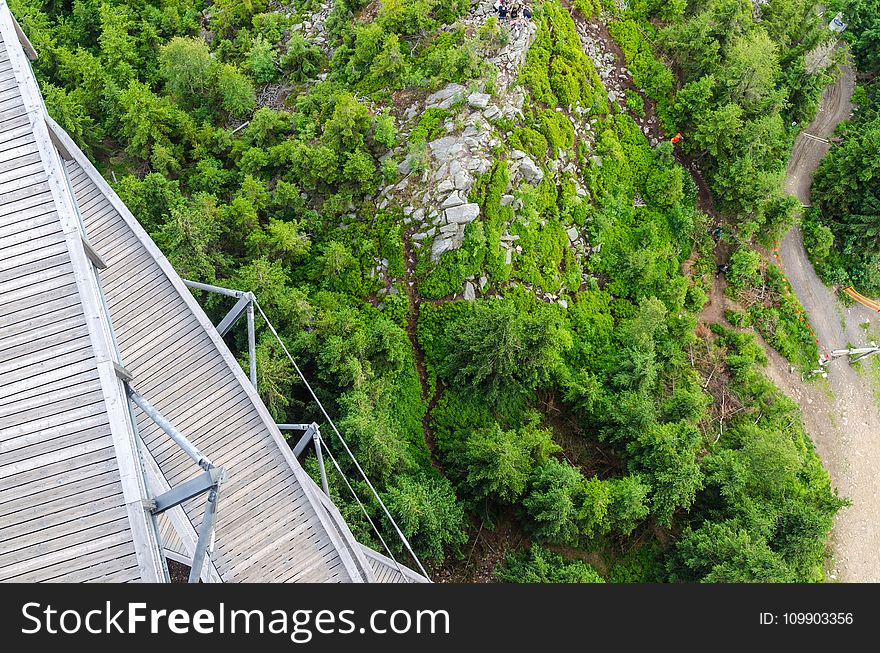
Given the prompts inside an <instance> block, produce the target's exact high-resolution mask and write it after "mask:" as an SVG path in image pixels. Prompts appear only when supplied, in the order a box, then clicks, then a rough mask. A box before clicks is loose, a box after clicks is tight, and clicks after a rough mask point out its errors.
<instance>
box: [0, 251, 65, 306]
mask: <svg viewBox="0 0 880 653" xmlns="http://www.w3.org/2000/svg"><path fill="white" fill-rule="evenodd" d="M17 260H20V259H17ZM38 262H39V259H38V260H37V261H33V262H31V263H30V264H35V263H38ZM26 265H29V264H25V265H21V266H17V267H18V269H19V270H21V269H22V268H24V267H25V266H26ZM6 276H9V277H12V278H11V279H8V280H6V281H4V282H3V284H2V286H0V288H2V289H3V295H4V297H7V296H12V295H13V293H17V292H27V291H28V290H29V289H30V288H32V287H33V286H34V284H36V283H47V282H51V281H53V280H58V281H61V282H62V283H63V282H64V281H66V280H68V279H70V278H71V277H72V276H73V275H72V271H71V269H70V266H69V264H68V261H65V260H62V261H60V262H57V263H56V265H53V266H51V267H46V268H44V269H42V270H35V271H32V272H30V273H27V274H24V273H19V274H15V275H13V274H12V271H9V272H8V274H7V275H6ZM56 285H57V284H56Z"/></svg>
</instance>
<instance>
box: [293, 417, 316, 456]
mask: <svg viewBox="0 0 880 653" xmlns="http://www.w3.org/2000/svg"><path fill="white" fill-rule="evenodd" d="M317 432H318V425H317V424H315V423H314V422H313V423H312V424H309V425H308V427H307V428H306V432H305V433H303V434H302V437H301V438H300V439H299V441H298V442H297V443H296V444H295V445H294V447H293V455H294V456H296V457H297V458H299V455H300V454H301V453H302V452H303V451H305V450H306V447H307V446H309V442H312V441H313V440H314V437H315V433H317Z"/></svg>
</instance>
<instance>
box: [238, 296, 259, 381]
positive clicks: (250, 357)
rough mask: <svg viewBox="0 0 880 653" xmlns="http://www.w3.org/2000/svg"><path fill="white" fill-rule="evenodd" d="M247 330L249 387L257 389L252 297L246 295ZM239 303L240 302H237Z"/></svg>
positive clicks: (255, 334)
mask: <svg viewBox="0 0 880 653" xmlns="http://www.w3.org/2000/svg"><path fill="white" fill-rule="evenodd" d="M248 299H249V301H248V304H247V330H248V362H249V363H250V368H251V369H250V372H251V385H252V386H254V390H256V389H257V332H256V329H255V328H254V296H253V295H252V294H251V293H248ZM239 301H241V300H239Z"/></svg>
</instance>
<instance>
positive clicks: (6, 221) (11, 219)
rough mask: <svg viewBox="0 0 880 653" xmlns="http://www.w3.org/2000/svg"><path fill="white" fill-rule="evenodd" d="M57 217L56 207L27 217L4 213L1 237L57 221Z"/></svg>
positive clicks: (0, 225)
mask: <svg viewBox="0 0 880 653" xmlns="http://www.w3.org/2000/svg"><path fill="white" fill-rule="evenodd" d="M57 219H58V218H57V217H56V216H55V211H54V209H53V210H49V211H46V212H44V213H38V214H36V215H29V216H26V217H21V216H19V215H4V216H3V222H2V224H0V238H6V237H7V236H11V235H12V234H14V233H18V232H20V231H24V230H28V229H33V228H35V227H42V226H44V225H47V224H50V223H52V222H55V221H56V220H57Z"/></svg>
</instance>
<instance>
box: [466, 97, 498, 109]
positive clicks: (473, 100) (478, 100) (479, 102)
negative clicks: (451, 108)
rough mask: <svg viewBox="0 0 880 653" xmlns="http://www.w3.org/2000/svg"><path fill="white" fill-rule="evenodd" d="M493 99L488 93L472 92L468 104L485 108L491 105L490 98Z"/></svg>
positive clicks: (475, 107) (476, 107)
mask: <svg viewBox="0 0 880 653" xmlns="http://www.w3.org/2000/svg"><path fill="white" fill-rule="evenodd" d="M491 99H492V96H491V95H489V94H488V93H471V94H470V95H469V96H468V99H467V101H468V105H470V106H471V108H473V109H485V108H486V107H487V106H489V100H491Z"/></svg>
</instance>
